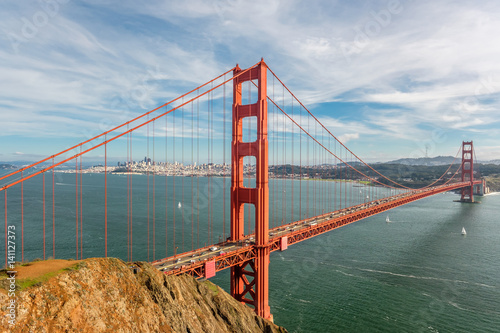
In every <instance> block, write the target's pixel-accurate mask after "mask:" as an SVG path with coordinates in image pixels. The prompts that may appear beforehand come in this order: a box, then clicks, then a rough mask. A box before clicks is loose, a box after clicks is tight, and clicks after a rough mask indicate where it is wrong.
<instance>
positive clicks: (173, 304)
mask: <svg viewBox="0 0 500 333" xmlns="http://www.w3.org/2000/svg"><path fill="white" fill-rule="evenodd" d="M44 263H45V264H44ZM67 263H68V264H66V265H65V266H66V267H65V268H63V269H60V267H58V268H59V269H58V270H57V271H56V272H54V271H52V272H49V273H47V272H38V273H33V274H35V275H36V276H35V275H33V276H30V277H26V276H23V275H22V274H24V273H23V272H22V270H23V267H20V268H18V271H19V272H18V277H17V279H16V284H17V290H16V297H17V303H16V304H17V314H16V324H15V326H9V323H8V316H7V314H8V311H9V310H8V308H7V304H8V302H9V299H10V298H9V296H8V293H7V292H6V290H5V289H8V287H7V283H6V276H5V273H4V276H3V277H2V279H3V290H2V293H0V315H1V316H2V318H1V327H2V329H3V330H4V331H6V332H37V333H41V332H50V333H52V332H217V333H219V332H286V330H285V329H283V328H281V327H278V326H276V325H274V324H273V323H271V322H269V321H266V320H264V319H262V318H260V317H258V316H256V315H255V314H254V312H253V311H252V310H251V309H250V308H249V307H247V306H245V305H242V304H241V303H239V302H237V301H235V300H234V299H233V298H232V297H231V296H230V295H228V294H227V293H226V292H224V291H223V290H222V289H221V288H219V287H217V286H216V285H214V284H212V283H211V282H209V281H205V282H198V281H196V280H195V279H193V278H192V277H189V276H179V277H173V276H165V275H163V274H161V273H160V272H158V271H157V270H156V269H154V268H153V267H152V266H151V265H149V264H147V263H140V262H139V263H136V265H137V267H138V268H139V269H137V270H136V272H134V270H132V269H130V267H129V266H128V265H127V264H126V263H124V262H123V261H121V260H119V259H114V258H98V259H87V260H83V261H80V262H71V261H70V262H67ZM35 265H45V266H40V267H41V268H43V267H47V266H50V264H49V263H48V262H44V261H42V262H38V263H34V264H33V266H35ZM34 271H35V272H36V271H37V270H36V269H35V270H34ZM37 274H38V275H37ZM19 289H21V290H19Z"/></svg>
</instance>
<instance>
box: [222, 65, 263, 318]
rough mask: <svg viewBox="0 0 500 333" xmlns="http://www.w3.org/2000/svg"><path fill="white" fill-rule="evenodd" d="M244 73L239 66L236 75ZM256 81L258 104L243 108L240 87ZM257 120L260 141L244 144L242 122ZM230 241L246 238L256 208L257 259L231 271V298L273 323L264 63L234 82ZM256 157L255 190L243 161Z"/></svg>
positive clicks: (235, 71)
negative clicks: (248, 209) (248, 212)
mask: <svg viewBox="0 0 500 333" xmlns="http://www.w3.org/2000/svg"><path fill="white" fill-rule="evenodd" d="M240 72H242V70H241V69H240V68H239V67H238V66H236V69H235V70H234V75H237V74H238V73H240ZM246 81H253V82H254V83H255V81H257V83H256V84H257V89H258V100H257V102H256V103H254V104H245V105H242V98H241V90H242V89H241V88H242V87H241V84H242V83H243V82H246ZM246 117H256V118H257V139H256V140H255V141H254V142H243V118H246ZM231 145H232V146H231V150H232V159H231V163H232V165H231V167H232V168H231V170H232V171H231V240H232V241H240V240H242V239H243V238H244V236H245V235H244V226H245V224H244V216H245V215H244V204H253V205H254V206H255V249H256V258H255V259H252V260H249V261H246V262H244V263H242V264H240V265H237V266H233V267H232V268H231V295H232V296H233V297H234V298H235V299H237V300H239V301H240V302H243V303H247V304H250V305H252V306H253V307H254V309H255V312H256V313H257V314H258V315H259V316H261V317H263V318H265V319H271V318H272V316H271V311H270V308H269V253H270V249H269V184H268V183H269V177H268V141H267V65H266V64H265V62H264V60H262V61H261V62H260V63H259V64H258V65H257V66H256V67H254V68H252V69H250V70H249V71H247V72H245V73H243V74H241V75H240V76H238V77H236V78H234V80H233V139H232V143H231ZM245 156H254V157H255V160H256V161H255V163H256V165H255V167H256V175H255V177H256V179H255V181H256V186H255V188H248V187H245V186H244V184H243V158H244V157H245Z"/></svg>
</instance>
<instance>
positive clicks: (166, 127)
mask: <svg viewBox="0 0 500 333" xmlns="http://www.w3.org/2000/svg"><path fill="white" fill-rule="evenodd" d="M167 110H168V108H167ZM168 169H169V167H168V115H165V257H168V197H169V195H168Z"/></svg>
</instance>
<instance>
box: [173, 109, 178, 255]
mask: <svg viewBox="0 0 500 333" xmlns="http://www.w3.org/2000/svg"><path fill="white" fill-rule="evenodd" d="M172 155H173V163H174V172H173V175H172V188H173V197H174V200H173V202H172V205H173V208H172V211H173V213H174V216H173V226H174V228H173V231H172V232H173V248H174V256H175V255H176V254H177V244H176V243H175V234H176V230H175V206H176V203H175V201H176V200H175V174H176V172H177V161H176V160H175V112H173V113H172Z"/></svg>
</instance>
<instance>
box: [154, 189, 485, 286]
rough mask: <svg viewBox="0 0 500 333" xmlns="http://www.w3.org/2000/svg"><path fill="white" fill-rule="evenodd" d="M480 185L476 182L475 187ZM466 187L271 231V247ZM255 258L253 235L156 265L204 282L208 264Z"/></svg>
mask: <svg viewBox="0 0 500 333" xmlns="http://www.w3.org/2000/svg"><path fill="white" fill-rule="evenodd" d="M480 183H481V182H480V181H475V182H474V184H480ZM465 186H470V183H469V182H463V183H454V184H449V185H442V186H436V187H431V188H428V189H425V190H415V191H411V192H408V193H403V194H398V195H395V196H391V197H387V198H384V199H380V200H376V201H371V202H368V203H364V204H360V205H357V206H353V207H349V208H344V209H341V210H337V211H334V212H330V213H327V214H323V215H319V216H316V217H312V218H308V219H305V220H300V221H296V222H292V223H289V224H286V225H283V226H280V227H276V228H273V229H271V230H270V231H269V236H270V240H269V247H270V249H271V251H276V250H280V249H282V246H283V245H284V244H283V243H282V242H286V245H287V246H288V245H293V244H295V243H298V242H301V241H303V240H306V239H309V238H312V237H315V236H317V235H320V234H323V233H325V232H328V231H331V230H333V229H336V228H339V227H342V226H344V225H347V224H350V223H353V222H356V221H359V220H362V219H364V218H366V217H369V216H372V215H376V214H379V213H382V212H385V211H387V210H390V209H392V208H395V207H399V206H402V205H405V204H407V203H410V202H413V201H416V200H420V199H423V198H426V197H429V196H432V195H435V194H439V193H443V192H447V191H452V190H455V189H459V188H462V187H465ZM255 257H256V251H255V245H254V236H253V235H249V236H247V237H246V238H245V239H244V240H242V241H239V242H231V241H227V242H224V243H219V244H215V245H212V246H208V247H205V248H202V249H198V250H196V251H192V252H186V253H182V254H178V255H176V256H173V257H168V258H164V259H160V260H156V261H154V262H153V263H152V264H153V266H155V267H157V268H158V269H159V270H161V271H162V272H164V273H165V274H167V275H179V274H190V275H192V276H194V277H196V278H202V277H205V267H206V265H205V264H206V263H207V262H211V261H215V270H216V271H221V270H223V269H226V268H229V267H232V266H235V265H238V264H241V263H243V262H246V261H248V260H251V259H254V258H255Z"/></svg>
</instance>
